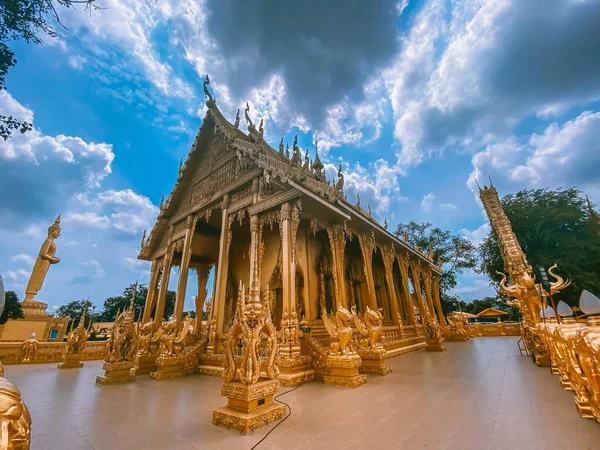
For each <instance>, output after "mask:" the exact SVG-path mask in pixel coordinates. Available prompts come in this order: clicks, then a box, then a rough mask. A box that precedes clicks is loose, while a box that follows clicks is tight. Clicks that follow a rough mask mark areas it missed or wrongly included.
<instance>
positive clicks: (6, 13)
mask: <svg viewBox="0 0 600 450" xmlns="http://www.w3.org/2000/svg"><path fill="white" fill-rule="evenodd" d="M95 3H96V0H1V1H0V90H3V89H6V81H5V80H6V74H7V73H8V71H9V69H10V68H11V67H13V66H14V65H15V64H16V63H17V60H16V58H15V54H14V52H13V51H12V50H11V49H10V48H9V46H8V43H9V42H12V41H16V40H24V41H25V42H27V43H33V44H42V38H41V36H44V35H45V36H50V37H56V31H55V30H54V28H53V27H52V25H50V24H49V23H48V21H47V17H48V16H49V15H50V16H53V17H54V21H55V22H56V23H58V24H59V25H60V26H62V27H63V28H65V29H66V27H65V26H64V25H63V24H62V23H61V22H60V18H59V16H58V11H57V8H61V7H62V8H75V6H77V5H81V6H83V7H84V9H85V10H86V11H89V12H91V10H92V9H98V6H97V5H96V4H95ZM32 128H33V126H32V124H31V123H29V122H24V121H21V120H18V119H15V118H14V117H12V116H7V115H4V114H1V113H0V137H2V138H3V139H4V140H6V139H8V138H9V137H10V135H11V134H12V132H13V131H16V130H19V131H20V132H21V133H25V132H27V131H30V130H31V129H32Z"/></svg>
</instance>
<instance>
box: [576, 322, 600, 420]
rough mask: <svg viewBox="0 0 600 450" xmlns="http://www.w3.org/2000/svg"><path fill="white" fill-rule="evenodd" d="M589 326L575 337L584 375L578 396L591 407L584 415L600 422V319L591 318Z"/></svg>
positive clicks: (578, 357) (580, 381) (579, 331)
mask: <svg viewBox="0 0 600 450" xmlns="http://www.w3.org/2000/svg"><path fill="white" fill-rule="evenodd" d="M588 325H589V326H588V327H585V328H581V329H580V330H578V331H577V334H576V337H575V350H576V354H577V359H578V360H579V366H580V367H581V372H582V375H583V377H582V379H581V380H578V381H579V384H580V385H579V386H578V387H579V389H578V391H579V392H578V394H579V395H580V397H581V399H582V400H583V401H584V403H585V402H587V403H588V405H589V406H588V408H589V409H588V410H587V411H585V412H587V414H584V415H585V416H587V417H590V418H591V417H593V418H594V419H596V421H598V422H600V369H599V368H600V317H598V316H596V317H590V319H588ZM578 406H579V404H578ZM580 412H582V411H581V410H580Z"/></svg>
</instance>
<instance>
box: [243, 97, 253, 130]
mask: <svg viewBox="0 0 600 450" xmlns="http://www.w3.org/2000/svg"><path fill="white" fill-rule="evenodd" d="M244 115H245V116H246V122H248V123H249V124H250V126H251V127H252V128H254V123H253V122H252V119H251V118H250V103H248V102H246V109H245V110H244Z"/></svg>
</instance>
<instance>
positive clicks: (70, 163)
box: [0, 90, 114, 227]
mask: <svg viewBox="0 0 600 450" xmlns="http://www.w3.org/2000/svg"><path fill="white" fill-rule="evenodd" d="M0 109H1V110H2V111H3V112H6V113H8V114H9V115H13V117H16V118H18V119H23V120H28V121H30V122H32V121H33V119H34V114H33V111H32V110H31V109H29V108H27V107H25V106H23V105H21V104H20V103H19V102H18V101H16V100H15V99H14V98H13V97H12V96H11V95H10V94H9V93H8V92H7V91H5V90H4V91H0ZM113 159H114V153H113V152H112V146H111V145H110V144H106V143H94V142H85V141H84V140H83V139H81V138H79V137H72V136H65V135H62V134H60V135H58V136H48V135H44V134H43V133H42V132H41V130H39V129H38V128H34V130H33V131H31V132H28V133H25V134H20V133H15V134H14V135H13V137H12V138H11V139H9V140H8V141H6V142H4V143H3V144H2V146H0V162H1V163H2V165H3V172H2V177H0V197H1V198H2V203H1V204H0V220H1V221H2V224H3V227H10V226H11V224H14V223H16V222H15V220H16V218H17V217H27V218H36V217H41V216H51V215H55V216H56V214H57V213H58V211H60V209H61V208H63V207H64V204H63V199H64V198H65V197H68V196H69V194H75V193H76V192H77V191H79V190H80V189H81V187H82V186H87V187H90V188H94V187H98V186H99V185H100V182H101V181H102V180H103V179H104V178H105V177H106V176H107V175H109V174H110V173H111V163H112V161H113Z"/></svg>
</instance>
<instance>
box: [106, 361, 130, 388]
mask: <svg viewBox="0 0 600 450" xmlns="http://www.w3.org/2000/svg"><path fill="white" fill-rule="evenodd" d="M134 365H135V362H134V361H124V362H117V363H104V365H103V366H102V368H103V369H104V376H98V377H96V383H98V384H115V383H131V382H132V381H135V367H134Z"/></svg>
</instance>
